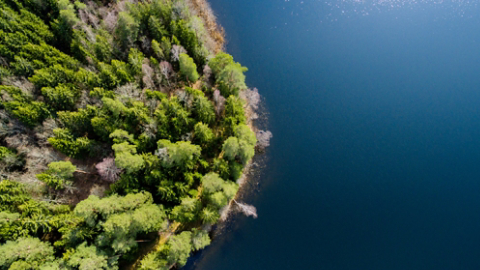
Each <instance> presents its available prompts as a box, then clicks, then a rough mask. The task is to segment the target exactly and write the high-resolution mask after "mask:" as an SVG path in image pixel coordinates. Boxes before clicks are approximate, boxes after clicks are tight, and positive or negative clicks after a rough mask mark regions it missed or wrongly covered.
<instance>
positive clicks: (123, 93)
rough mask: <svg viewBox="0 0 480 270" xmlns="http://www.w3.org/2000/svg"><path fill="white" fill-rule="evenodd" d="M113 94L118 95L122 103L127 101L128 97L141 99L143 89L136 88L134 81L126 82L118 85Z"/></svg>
mask: <svg viewBox="0 0 480 270" xmlns="http://www.w3.org/2000/svg"><path fill="white" fill-rule="evenodd" d="M115 94H117V95H118V97H119V100H120V101H121V102H122V103H125V102H127V101H129V100H130V99H134V100H138V101H141V100H143V97H144V96H143V91H140V90H139V89H138V86H137V85H136V84H135V83H127V84H125V85H122V86H119V87H117V88H116V89H115Z"/></svg>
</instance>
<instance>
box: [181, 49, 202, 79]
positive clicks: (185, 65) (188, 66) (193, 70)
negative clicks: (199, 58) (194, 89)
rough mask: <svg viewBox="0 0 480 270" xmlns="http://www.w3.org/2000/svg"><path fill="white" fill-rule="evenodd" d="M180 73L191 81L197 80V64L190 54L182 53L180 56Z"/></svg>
mask: <svg viewBox="0 0 480 270" xmlns="http://www.w3.org/2000/svg"><path fill="white" fill-rule="evenodd" d="M179 62H180V73H181V74H182V75H183V76H184V77H185V78H186V79H187V80H188V81H189V82H196V81H197V80H198V77H199V75H198V72H197V65H195V62H194V61H193V59H192V58H191V57H190V56H188V54H185V53H181V54H180V58H179Z"/></svg>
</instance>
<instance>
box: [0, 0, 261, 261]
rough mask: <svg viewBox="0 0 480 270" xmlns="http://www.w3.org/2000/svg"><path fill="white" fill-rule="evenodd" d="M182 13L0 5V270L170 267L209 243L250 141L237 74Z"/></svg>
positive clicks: (175, 4)
mask: <svg viewBox="0 0 480 270" xmlns="http://www.w3.org/2000/svg"><path fill="white" fill-rule="evenodd" d="M192 7H194V6H193V5H191V3H190V2H189V0H152V1H140V2H129V1H123V0H122V1H103V2H102V1H97V2H94V1H71V0H42V1H18V0H0V9H1V12H0V81H1V85H0V98H1V102H0V269H72V270H73V269H85V270H87V269H118V268H119V267H120V266H122V265H131V264H133V263H134V262H135V261H137V262H138V263H137V264H136V265H137V266H138V267H139V268H140V269H170V268H171V267H174V266H175V267H181V266H183V265H184V264H185V263H186V260H187V258H188V257H189V256H190V254H191V252H194V251H197V250H199V249H202V248H204V247H205V246H206V245H208V244H209V243H210V238H209V235H208V232H207V231H205V230H203V229H200V228H204V226H203V225H206V224H207V225H211V224H214V223H215V222H217V221H218V219H219V218H220V211H221V209H223V208H225V207H226V206H227V205H228V204H229V202H230V201H231V200H232V199H233V198H234V197H235V194H236V192H237V190H238V188H239V186H238V184H237V183H235V181H236V180H237V179H238V178H239V177H240V175H241V174H242V170H243V168H244V166H245V164H247V163H248V162H249V161H250V160H251V158H252V157H253V155H254V153H255V152H254V147H255V145H256V142H257V140H256V137H255V133H254V132H253V131H252V130H251V128H250V127H249V126H248V125H247V124H250V122H249V121H247V120H248V119H247V115H246V108H249V107H248V104H247V103H246V102H245V101H244V100H243V99H242V98H241V97H240V96H241V95H239V93H241V92H242V91H245V89H246V85H245V75H244V72H246V71H247V69H246V68H245V67H242V66H241V65H240V64H239V63H237V62H235V61H234V60H233V57H232V56H231V55H229V54H227V53H224V52H217V51H216V50H214V49H212V48H219V47H221V45H222V44H216V45H215V46H213V45H212V44H211V43H212V42H213V40H218V39H213V38H212V37H211V35H221V33H220V32H218V33H212V31H214V30H215V29H213V30H212V29H210V28H207V26H206V25H205V20H206V19H205V18H203V17H199V16H197V15H194V14H197V12H196V11H195V12H194V11H192V10H191V8H192ZM207 64H208V65H207ZM212 76H213V77H212ZM160 240H161V241H160ZM144 243H146V244H144ZM148 243H150V244H152V243H159V244H158V245H156V246H155V247H154V248H153V249H151V250H150V251H151V252H150V253H149V254H148V255H146V256H144V257H143V258H138V257H139V256H140V255H141V254H143V253H144V252H145V250H144V249H145V247H148V245H150V244H148ZM142 245H143V246H142Z"/></svg>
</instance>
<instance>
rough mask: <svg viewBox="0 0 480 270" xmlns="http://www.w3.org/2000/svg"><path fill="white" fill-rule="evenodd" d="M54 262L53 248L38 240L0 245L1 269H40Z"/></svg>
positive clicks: (26, 239)
mask: <svg viewBox="0 0 480 270" xmlns="http://www.w3.org/2000/svg"><path fill="white" fill-rule="evenodd" d="M53 260H54V256H53V247H52V246H51V245H50V244H49V243H48V242H42V241H40V239H38V238H31V237H28V238H19V239H17V240H15V241H7V242H6V243H5V244H2V245H0V269H38V268H39V267H40V266H41V265H43V264H45V263H48V262H52V261H53ZM20 266H22V267H20Z"/></svg>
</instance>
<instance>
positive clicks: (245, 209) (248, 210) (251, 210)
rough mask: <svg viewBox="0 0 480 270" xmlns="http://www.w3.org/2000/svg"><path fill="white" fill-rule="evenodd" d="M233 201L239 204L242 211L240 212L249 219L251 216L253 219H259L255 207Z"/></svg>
mask: <svg viewBox="0 0 480 270" xmlns="http://www.w3.org/2000/svg"><path fill="white" fill-rule="evenodd" d="M233 201H234V202H235V203H236V204H237V206H238V209H240V211H241V212H242V213H244V214H245V215H246V216H247V217H249V216H252V217H253V218H257V217H258V215H257V208H255V206H253V205H249V204H245V203H239V202H237V201H236V200H235V199H234V200H233Z"/></svg>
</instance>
